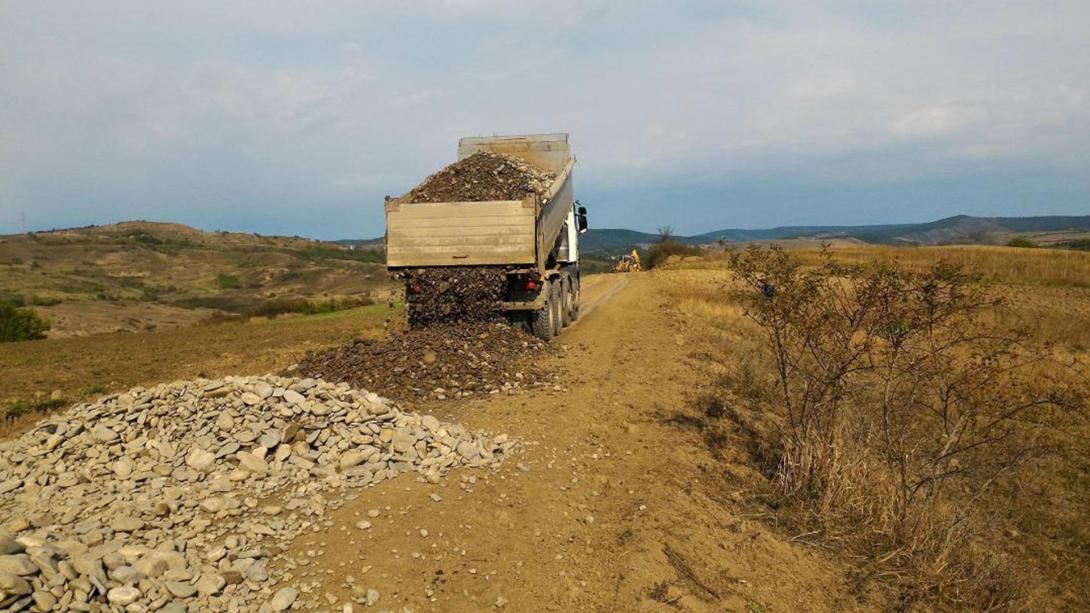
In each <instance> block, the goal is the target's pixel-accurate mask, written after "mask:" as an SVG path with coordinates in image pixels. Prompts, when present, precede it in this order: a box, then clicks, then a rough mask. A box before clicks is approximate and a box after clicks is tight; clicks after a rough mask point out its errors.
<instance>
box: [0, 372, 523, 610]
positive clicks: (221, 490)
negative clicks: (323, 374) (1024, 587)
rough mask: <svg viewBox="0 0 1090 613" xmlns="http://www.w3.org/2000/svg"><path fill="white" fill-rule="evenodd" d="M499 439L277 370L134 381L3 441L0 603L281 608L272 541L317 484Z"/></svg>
mask: <svg viewBox="0 0 1090 613" xmlns="http://www.w3.org/2000/svg"><path fill="white" fill-rule="evenodd" d="M513 446H514V442H512V441H509V440H508V439H507V437H506V436H505V435H499V436H495V437H491V436H486V435H484V434H482V433H474V432H468V431H466V430H465V429H464V428H463V427H462V426H460V425H453V424H445V423H440V422H439V420H437V419H436V418H434V417H432V416H429V415H417V414H413V413H408V412H403V411H401V410H399V409H398V408H397V407H396V406H395V405H394V404H393V403H392V402H390V401H389V400H386V399H384V398H381V397H379V396H377V395H376V394H373V393H371V392H366V391H361V390H356V389H352V388H351V387H349V386H348V385H346V384H332V383H327V382H325V381H322V380H315V379H292V378H281V377H274V376H267V377H254V378H227V379H224V380H219V381H208V380H195V381H182V382H175V383H171V384H164V385H160V386H157V387H154V388H150V389H143V388H136V389H133V390H130V391H129V392H127V393H123V394H120V395H113V396H107V397H105V398H103V399H102V400H100V401H99V402H97V403H95V404H85V405H77V406H74V407H72V408H71V409H69V410H68V411H65V412H64V413H61V414H58V415H55V416H53V417H51V418H49V419H47V420H45V421H43V422H41V423H40V424H38V426H37V427H36V428H35V429H34V430H33V431H31V432H29V433H27V434H25V435H23V436H22V437H20V438H18V439H15V440H12V441H8V442H4V443H0V609H2V610H24V609H26V610H43V611H47V610H52V609H55V608H56V609H61V610H65V609H67V610H76V611H90V610H114V611H132V612H140V611H194V610H201V611H204V610H225V611H226V610H240V609H244V610H250V609H264V610H284V609H287V608H291V607H292V606H293V604H296V603H294V600H295V598H294V597H293V596H294V594H295V593H296V592H294V590H293V589H291V588H282V589H280V590H278V591H277V592H276V594H275V596H274V591H273V587H274V586H276V585H277V583H278V582H279V579H280V577H278V576H277V575H278V574H279V573H280V571H278V570H277V564H275V562H277V561H278V559H280V558H282V557H284V556H282V551H283V547H284V546H285V545H286V544H287V543H288V542H290V541H291V539H293V538H294V537H295V536H297V535H298V534H300V533H301V532H302V531H303V530H307V529H310V528H314V527H316V526H317V524H319V523H320V522H321V521H322V516H323V515H324V514H325V512H326V510H327V509H332V508H336V507H337V506H339V505H340V504H341V502H343V501H342V500H339V499H338V498H337V497H336V496H330V497H329V499H327V498H326V496H323V492H325V493H328V492H330V491H336V490H344V489H347V488H352V487H360V486H367V485H372V484H375V483H378V482H381V481H383V480H385V479H389V478H391V477H394V476H396V475H398V474H400V473H405V472H410V471H415V472H417V473H419V477H418V478H421V479H426V480H427V481H429V482H432V483H435V482H438V481H439V479H440V478H441V476H442V475H443V474H444V473H445V472H446V471H447V470H448V469H450V468H454V467H458V466H470V467H485V466H492V465H495V464H497V463H498V462H499V461H500V460H501V459H502V458H503V457H504V456H507V455H509V454H510V453H511V452H512V450H513Z"/></svg>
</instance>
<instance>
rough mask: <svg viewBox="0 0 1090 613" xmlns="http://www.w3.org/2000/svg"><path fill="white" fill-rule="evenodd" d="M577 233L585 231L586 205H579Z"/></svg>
mask: <svg viewBox="0 0 1090 613" xmlns="http://www.w3.org/2000/svg"><path fill="white" fill-rule="evenodd" d="M578 224H579V233H580V234H582V233H584V232H586V231H587V207H585V206H581V207H579V215H578Z"/></svg>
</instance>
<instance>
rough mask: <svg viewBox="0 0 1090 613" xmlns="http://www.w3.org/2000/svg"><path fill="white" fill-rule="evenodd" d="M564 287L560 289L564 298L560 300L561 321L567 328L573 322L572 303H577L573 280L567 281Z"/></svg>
mask: <svg viewBox="0 0 1090 613" xmlns="http://www.w3.org/2000/svg"><path fill="white" fill-rule="evenodd" d="M562 287H563V289H562V290H560V291H561V292H562V293H563V296H564V299H563V300H561V301H560V305H561V306H560V323H561V325H563V326H564V327H565V328H567V327H568V326H570V325H571V322H572V316H571V315H572V305H573V304H575V295H574V293H573V292H572V285H571V281H565V282H564V285H563V286H562Z"/></svg>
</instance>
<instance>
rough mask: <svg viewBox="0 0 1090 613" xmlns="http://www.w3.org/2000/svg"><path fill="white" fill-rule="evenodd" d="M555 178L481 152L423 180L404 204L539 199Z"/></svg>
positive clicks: (532, 168) (533, 168)
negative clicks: (531, 197)
mask: <svg viewBox="0 0 1090 613" xmlns="http://www.w3.org/2000/svg"><path fill="white" fill-rule="evenodd" d="M555 178H556V176H555V175H553V174H551V173H548V172H546V171H544V170H541V169H539V168H535V167H534V166H531V165H530V164H528V163H526V162H524V161H523V160H520V159H517V158H513V157H508V156H505V155H499V154H496V153H490V152H487V151H481V152H478V153H474V154H473V155H470V156H468V157H466V158H464V159H461V160H458V161H457V162H454V163H453V164H450V165H448V166H446V167H444V168H443V169H442V170H440V171H438V172H436V173H435V174H433V175H431V176H429V177H428V178H426V179H424V180H423V181H422V182H421V183H420V184H419V185H417V186H416V187H414V188H413V190H412V191H411V192H409V196H408V199H407V202H410V203H419V202H483V201H487V200H522V199H523V198H528V197H530V196H534V197H537V198H539V199H540V198H542V197H543V195H544V194H545V192H546V191H547V190H548V189H549V186H550V185H552V182H553V180H554V179H555Z"/></svg>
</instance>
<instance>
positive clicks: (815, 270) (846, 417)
mask: <svg viewBox="0 0 1090 613" xmlns="http://www.w3.org/2000/svg"><path fill="white" fill-rule="evenodd" d="M730 266H731V269H732V270H733V271H734V272H735V273H736V275H737V276H738V277H739V278H740V279H741V281H742V282H743V284H744V285H745V287H746V288H747V290H746V296H747V298H748V303H747V304H748V309H747V315H749V316H750V317H751V318H752V319H753V320H754V321H756V322H757V324H759V325H760V327H761V328H762V329H763V331H764V332H765V334H766V338H767V345H768V347H769V349H770V350H771V353H772V355H773V358H774V359H773V363H774V366H775V370H776V376H775V379H774V381H775V388H776V389H775V395H774V399H775V400H774V406H775V409H776V414H777V417H778V422H779V431H780V437H779V438H780V440H779V444H780V458H779V462H778V465H777V467H776V469H775V472H774V475H773V476H774V479H775V482H776V484H777V485H778V487H779V488H780V489H781V492H782V493H783V494H784V495H785V496H786V497H788V498H789V499H792V500H795V501H797V502H799V503H802V504H804V505H806V506H807V507H808V508H809V509H811V510H812V511H813V512H814V513H815V514H816V515H817V516H818V517H820V518H821V519H822V520H823V521H825V522H826V523H827V524H828V525H829V526H831V527H833V528H834V529H836V528H838V527H839V529H840V530H841V531H842V534H841V535H839V537H840V538H844V539H846V540H848V541H851V542H853V543H854V544H856V545H859V546H865V547H869V548H871V549H872V551H873V553H875V555H876V557H877V560H878V562H879V564H888V565H891V566H893V567H896V568H898V569H902V570H904V569H907V570H910V571H911V574H912V575H913V577H914V578H915V581H916V585H917V587H920V586H923V591H924V592H925V593H926V596H927V597H935V598H939V599H944V600H947V601H951V602H969V601H971V602H972V603H973V606H980V607H986V608H993V607H997V606H1003V605H1005V603H1007V602H1009V599H1010V598H1011V593H1012V592H1010V590H1009V589H1003V588H1002V586H1000V585H999V584H1001V583H1004V581H1005V578H1004V575H1003V573H1002V572H1000V571H997V570H996V568H997V561H996V558H995V557H994V556H992V555H990V554H988V553H986V552H982V551H980V550H978V549H976V548H974V547H971V546H969V545H968V543H971V541H972V539H971V538H969V537H972V536H973V535H974V533H975V532H977V531H979V530H981V529H983V527H982V526H983V525H984V522H983V521H980V520H981V518H982V517H983V513H982V507H983V504H982V500H984V499H985V497H986V495H987V494H988V492H989V491H990V490H991V489H992V487H993V486H994V485H995V483H996V481H997V480H999V479H1001V478H1006V477H1010V476H1012V475H1013V474H1015V472H1016V471H1017V470H1018V468H1019V467H1021V466H1023V465H1024V464H1025V463H1026V462H1027V461H1029V460H1031V459H1033V458H1037V457H1041V456H1042V455H1043V454H1046V453H1048V452H1050V451H1051V450H1052V449H1053V446H1054V445H1055V444H1057V443H1056V441H1057V440H1059V439H1058V438H1057V437H1055V436H1052V432H1053V430H1054V428H1056V427H1057V426H1058V425H1060V424H1062V423H1063V420H1065V419H1067V418H1068V417H1069V416H1071V415H1076V414H1078V413H1079V412H1081V409H1082V408H1083V407H1084V405H1085V400H1084V397H1083V396H1082V395H1081V394H1082V392H1081V388H1080V387H1078V386H1079V385H1080V382H1079V381H1078V380H1077V379H1076V378H1074V377H1072V376H1071V374H1072V373H1071V371H1070V370H1069V369H1068V368H1066V367H1064V366H1061V365H1060V364H1058V363H1056V362H1054V361H1052V360H1051V359H1050V358H1049V354H1048V353H1047V351H1045V350H1044V349H1043V348H1036V349H1035V348H1033V347H1031V346H1029V345H1028V344H1027V343H1025V342H1024V338H1023V337H1022V335H1020V334H1018V333H1010V332H1005V331H1002V330H1001V329H1000V328H998V327H996V326H994V325H991V324H990V323H989V322H991V321H994V318H993V317H987V315H988V314H989V313H991V311H992V310H994V309H995V308H996V307H997V306H998V302H997V301H996V300H995V299H991V298H989V297H988V296H987V295H986V293H985V292H984V291H983V290H982V289H981V287H980V286H979V285H978V284H977V283H975V282H974V278H973V277H972V276H969V275H966V274H965V273H963V272H962V271H961V270H960V269H959V268H957V267H953V266H948V265H946V264H943V263H939V264H937V265H935V266H934V267H932V268H931V269H930V270H928V271H926V272H920V273H913V272H906V271H904V270H903V269H899V268H898V267H897V266H896V265H895V264H885V265H883V264H879V265H873V266H868V267H848V266H844V265H840V264H837V263H836V262H834V261H833V259H832V258H831V257H829V256H828V254H827V253H826V254H825V257H823V258H822V260H821V262H820V264H819V265H817V266H811V267H803V266H802V265H801V264H800V263H799V262H798V261H797V260H796V259H794V258H793V257H791V256H790V255H789V254H787V253H786V252H785V251H784V250H782V249H780V248H777V247H771V248H760V247H756V246H752V247H750V248H748V249H746V250H744V251H741V252H736V253H734V254H732V256H731V260H730ZM898 572H899V571H898ZM1006 587H1008V588H1009V586H1006Z"/></svg>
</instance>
